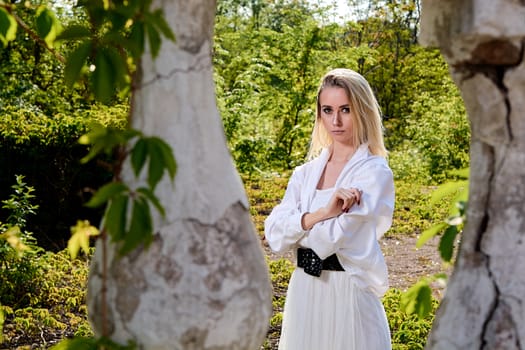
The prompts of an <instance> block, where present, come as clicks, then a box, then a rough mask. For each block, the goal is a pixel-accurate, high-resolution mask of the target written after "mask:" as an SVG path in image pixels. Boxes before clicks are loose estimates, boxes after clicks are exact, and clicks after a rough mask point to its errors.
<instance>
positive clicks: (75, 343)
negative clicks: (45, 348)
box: [50, 337, 98, 350]
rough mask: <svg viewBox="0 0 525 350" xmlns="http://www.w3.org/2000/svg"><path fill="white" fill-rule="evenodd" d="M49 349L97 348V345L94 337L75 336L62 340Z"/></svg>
mask: <svg viewBox="0 0 525 350" xmlns="http://www.w3.org/2000/svg"><path fill="white" fill-rule="evenodd" d="M50 350H98V345H97V341H96V340H95V339H92V338H80V337H75V338H72V339H66V340H62V341H61V342H60V343H58V344H57V345H55V346H53V347H52V348H51V349H50Z"/></svg>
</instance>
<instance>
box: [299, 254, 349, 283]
mask: <svg viewBox="0 0 525 350" xmlns="http://www.w3.org/2000/svg"><path fill="white" fill-rule="evenodd" d="M297 266H298V267H301V268H303V269H304V272H306V273H307V274H309V275H312V276H315V277H319V276H321V272H322V271H323V270H332V271H344V270H345V269H344V268H343V267H342V266H341V263H340V262H339V260H338V259H337V255H335V254H332V255H330V256H329V257H327V258H326V259H324V260H323V259H321V258H320V257H319V256H318V255H317V254H316V253H315V252H314V251H313V250H312V249H310V248H297Z"/></svg>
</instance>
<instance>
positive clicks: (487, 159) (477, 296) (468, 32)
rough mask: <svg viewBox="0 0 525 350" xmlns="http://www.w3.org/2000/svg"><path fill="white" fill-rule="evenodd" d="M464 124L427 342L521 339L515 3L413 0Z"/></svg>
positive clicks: (524, 117) (462, 345)
mask: <svg viewBox="0 0 525 350" xmlns="http://www.w3.org/2000/svg"><path fill="white" fill-rule="evenodd" d="M420 40H421V42H422V44H423V45H427V46H436V47H439V49H440V50H441V52H442V54H443V56H444V57H445V59H446V61H447V62H448V64H449V67H450V72H451V75H452V77H453V79H454V81H455V82H456V84H457V85H458V87H459V88H460V90H461V93H462V96H463V100H464V102H465V106H466V109H467V113H468V117H469V120H470V123H471V128H472V143H471V165H470V170H471V171H470V196H469V203H468V210H467V225H466V227H465V230H464V232H463V233H462V235H461V246H460V250H459V254H458V257H457V261H456V265H455V269H454V272H453V274H452V276H451V279H450V281H449V285H448V287H447V291H446V294H445V297H444V299H443V301H442V303H441V306H440V308H439V310H438V312H437V314H436V319H435V321H434V325H433V328H432V332H431V335H430V338H429V341H428V343H427V348H428V349H443V350H445V349H446V350H451V349H462V350H463V349H523V348H525V274H524V273H523V271H525V61H524V60H523V55H524V42H525V2H524V1H519V0H440V1H436V0H423V1H422V23H421V36H420Z"/></svg>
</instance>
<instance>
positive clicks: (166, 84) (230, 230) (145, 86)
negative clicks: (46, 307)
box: [88, 0, 272, 350]
mask: <svg viewBox="0 0 525 350" xmlns="http://www.w3.org/2000/svg"><path fill="white" fill-rule="evenodd" d="M153 3H154V6H158V7H161V8H162V9H163V10H164V14H165V17H166V19H167V21H168V23H169V24H170V26H171V28H172V29H173V31H174V33H175V36H176V42H175V43H172V42H169V41H167V40H164V42H163V44H162V48H161V52H160V54H159V56H158V57H157V58H156V59H155V60H153V59H152V58H151V56H150V54H149V53H146V54H145V55H144V56H143V59H142V63H141V67H140V68H141V71H142V77H141V79H140V82H139V84H138V85H139V87H138V89H137V91H136V92H135V94H134V99H133V100H134V104H133V113H132V126H133V128H135V129H139V130H141V131H143V132H144V134H146V135H156V136H160V137H161V138H163V139H164V140H166V141H167V142H168V143H169V144H170V145H171V147H172V148H173V150H174V152H175V158H176V161H177V163H178V170H177V174H176V177H175V184H174V185H172V184H171V183H170V182H169V181H167V180H166V179H164V180H163V181H162V182H161V183H160V184H159V185H158V188H157V193H156V194H157V195H158V196H159V198H160V200H161V202H162V203H163V205H164V206H165V209H166V218H165V219H164V220H161V219H160V218H158V217H156V218H155V222H154V224H155V227H156V228H157V230H158V231H157V232H156V233H155V239H154V242H153V243H152V244H151V246H150V247H149V249H147V250H142V249H138V250H137V251H135V252H132V253H131V254H128V255H127V256H125V257H123V258H122V259H118V258H117V257H115V254H114V253H115V248H114V247H113V246H111V245H110V246H109V247H108V250H109V252H110V256H109V262H108V266H109V271H108V276H107V278H108V282H107V284H108V290H107V311H108V317H109V323H108V325H109V327H108V330H109V333H110V337H111V338H112V339H113V340H115V341H117V342H119V343H122V344H126V343H127V342H128V341H129V340H132V341H135V342H136V343H137V344H138V345H139V348H140V349H151V350H153V349H155V350H173V349H195V350H204V349H215V350H220V349H224V350H233V349H259V347H260V345H261V344H262V342H263V341H264V339H265V336H266V331H267V326H268V324H269V322H268V321H269V318H270V316H271V312H272V310H271V297H272V291H271V284H270V281H269V276H268V271H267V266H266V261H265V259H264V255H263V252H262V249H261V245H260V240H259V237H258V236H257V234H256V232H255V229H254V226H253V223H252V221H251V216H250V212H249V210H248V200H247V198H246V194H245V192H244V188H243V185H242V183H241V181H240V178H239V175H238V174H237V172H236V170H235V167H234V164H233V162H232V159H231V156H230V154H229V151H228V149H227V146H226V140H225V136H224V132H223V128H222V123H221V118H220V116H219V113H218V109H217V106H216V100H215V86H214V82H213V67H212V60H211V50H212V40H213V24H214V18H215V1H214V0H192V1H187V0H156V1H154V2H153ZM126 174H127V176H126ZM131 174H132V173H131V170H130V169H126V170H125V174H124V176H125V177H127V178H128V179H130V181H134V180H133V176H132V175H131ZM101 265H102V264H101V249H100V244H99V246H98V247H97V253H96V255H95V257H94V259H93V263H92V268H91V274H90V280H89V293H88V306H89V315H90V320H91V321H92V324H93V326H94V329H95V331H96V333H97V334H98V335H100V334H101V330H102V325H101V322H102V320H101V319H100V315H101V308H102V302H103V300H102V295H103V293H102V290H101V286H102V284H101V276H102V267H101Z"/></svg>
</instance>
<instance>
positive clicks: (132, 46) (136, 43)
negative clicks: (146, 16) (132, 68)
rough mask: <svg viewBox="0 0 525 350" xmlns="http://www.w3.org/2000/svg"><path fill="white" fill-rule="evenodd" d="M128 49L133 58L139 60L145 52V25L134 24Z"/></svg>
mask: <svg viewBox="0 0 525 350" xmlns="http://www.w3.org/2000/svg"><path fill="white" fill-rule="evenodd" d="M128 49H129V50H130V51H131V53H132V55H133V57H136V58H139V57H140V56H141V55H142V53H143V52H144V23H143V22H134V23H133V26H132V27H131V32H130V35H129V41H128Z"/></svg>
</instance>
